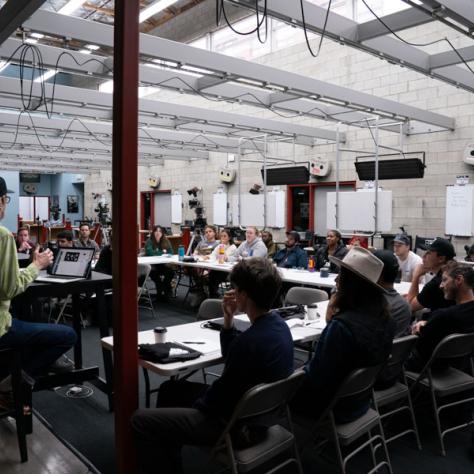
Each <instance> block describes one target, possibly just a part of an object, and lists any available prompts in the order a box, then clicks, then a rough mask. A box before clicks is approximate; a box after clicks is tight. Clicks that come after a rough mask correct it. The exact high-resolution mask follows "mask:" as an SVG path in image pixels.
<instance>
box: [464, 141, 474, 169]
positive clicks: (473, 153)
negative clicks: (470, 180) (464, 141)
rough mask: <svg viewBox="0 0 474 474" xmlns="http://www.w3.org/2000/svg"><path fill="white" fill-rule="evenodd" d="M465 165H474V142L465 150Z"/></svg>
mask: <svg viewBox="0 0 474 474" xmlns="http://www.w3.org/2000/svg"><path fill="white" fill-rule="evenodd" d="M463 159H464V163H467V164H468V165H474V142H472V143H469V144H468V145H467V147H466V148H465V149H464V155H463Z"/></svg>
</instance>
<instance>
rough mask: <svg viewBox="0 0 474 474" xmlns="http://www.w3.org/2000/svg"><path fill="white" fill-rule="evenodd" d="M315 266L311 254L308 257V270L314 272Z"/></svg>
mask: <svg viewBox="0 0 474 474" xmlns="http://www.w3.org/2000/svg"><path fill="white" fill-rule="evenodd" d="M315 266H316V262H315V261H314V257H313V256H312V255H311V256H310V257H309V259H308V271H309V272H314V270H315Z"/></svg>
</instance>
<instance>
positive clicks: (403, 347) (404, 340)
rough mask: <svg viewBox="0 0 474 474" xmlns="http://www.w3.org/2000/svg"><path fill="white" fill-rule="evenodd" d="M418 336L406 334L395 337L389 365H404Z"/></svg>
mask: <svg viewBox="0 0 474 474" xmlns="http://www.w3.org/2000/svg"><path fill="white" fill-rule="evenodd" d="M417 340H418V336H404V337H399V338H398V339H394V341H393V345H392V352H391V354H390V358H389V360H388V361H387V367H393V366H395V365H402V364H403V363H404V362H405V360H407V359H408V356H409V355H410V353H411V351H412V350H413V348H414V347H415V344H416V341H417Z"/></svg>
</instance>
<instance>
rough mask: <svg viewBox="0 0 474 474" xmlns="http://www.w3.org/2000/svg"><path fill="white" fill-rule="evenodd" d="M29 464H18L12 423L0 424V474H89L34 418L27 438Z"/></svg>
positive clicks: (18, 456) (76, 458)
mask: <svg viewBox="0 0 474 474" xmlns="http://www.w3.org/2000/svg"><path fill="white" fill-rule="evenodd" d="M27 443H28V462H26V463H21V462H20V453H19V450H18V443H17V437H16V428H15V422H14V420H12V419H10V418H3V419H1V420H0V472H1V473H2V474H23V473H24V474H86V473H89V472H92V471H91V470H90V469H89V468H88V467H87V466H86V465H85V464H84V463H83V462H82V461H81V460H80V459H79V458H78V457H77V456H76V455H75V454H74V453H73V452H71V451H70V450H69V449H68V448H67V447H66V446H65V445H64V444H62V443H61V442H60V441H58V439H57V438H56V436H54V435H53V434H52V433H51V432H50V431H49V430H48V429H47V428H46V426H44V425H43V423H41V422H40V421H39V420H38V419H37V418H36V417H35V416H34V417H33V434H31V435H28V437H27Z"/></svg>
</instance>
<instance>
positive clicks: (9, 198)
mask: <svg viewBox="0 0 474 474" xmlns="http://www.w3.org/2000/svg"><path fill="white" fill-rule="evenodd" d="M10 201H11V197H10V196H9V195H8V194H7V195H6V196H5V202H6V203H7V204H8V203H9V202H10Z"/></svg>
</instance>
